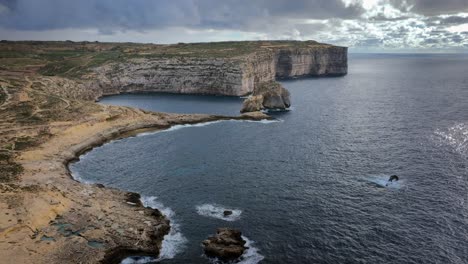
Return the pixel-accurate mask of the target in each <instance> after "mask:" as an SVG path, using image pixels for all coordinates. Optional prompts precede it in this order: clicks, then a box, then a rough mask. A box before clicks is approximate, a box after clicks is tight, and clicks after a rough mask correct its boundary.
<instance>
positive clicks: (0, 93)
mask: <svg viewBox="0 0 468 264" xmlns="http://www.w3.org/2000/svg"><path fill="white" fill-rule="evenodd" d="M6 99H7V95H6V93H5V91H3V89H0V105H1V104H3V103H4V102H5V101H6Z"/></svg>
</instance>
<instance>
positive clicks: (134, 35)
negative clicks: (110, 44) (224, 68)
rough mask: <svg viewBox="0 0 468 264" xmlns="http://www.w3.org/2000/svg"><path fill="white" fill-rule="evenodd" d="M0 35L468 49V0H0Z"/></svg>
mask: <svg viewBox="0 0 468 264" xmlns="http://www.w3.org/2000/svg"><path fill="white" fill-rule="evenodd" d="M0 39H8V40H75V41H80V40H90V41H94V40H98V41H131V42H152V43H177V42H205V41H223V40H261V39H297V40H306V39H314V40H317V41H321V42H327V43H332V44H338V45H344V46H348V47H350V51H352V52H353V51H354V52H468V0H0Z"/></svg>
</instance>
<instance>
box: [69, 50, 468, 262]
mask: <svg viewBox="0 0 468 264" xmlns="http://www.w3.org/2000/svg"><path fill="white" fill-rule="evenodd" d="M349 66H350V69H349V74H348V75H347V76H345V77H340V78H319V79H300V80H292V81H285V82H283V85H284V86H285V87H287V88H288V89H289V91H290V92H291V94H292V100H293V109H292V110H291V111H288V112H280V113H273V114H272V115H273V116H274V117H276V118H277V119H278V120H279V121H278V122H263V123H259V122H238V121H237V122H234V121H225V122H218V123H212V124H206V125H204V126H202V125H196V126H187V127H176V128H173V129H170V130H169V131H164V132H159V133H149V134H143V135H140V136H137V137H133V138H127V139H122V140H118V141H113V142H111V143H108V144H106V145H104V146H102V147H98V148H96V149H94V150H93V151H91V152H89V153H87V154H85V155H83V156H82V157H81V160H80V161H79V162H77V163H74V164H72V165H71V170H72V172H73V174H74V176H75V177H77V178H79V179H81V180H82V181H88V182H99V183H103V184H105V185H109V186H114V187H118V188H122V189H126V190H130V191H136V192H139V193H141V194H142V195H143V196H145V202H146V203H147V204H148V205H153V206H156V207H159V208H163V209H164V212H165V213H166V214H168V215H170V217H171V219H172V220H173V222H174V228H173V230H174V232H173V233H172V234H171V236H169V237H168V240H167V241H166V243H165V246H164V254H163V258H165V259H163V260H162V262H163V263H208V262H209V261H208V259H207V258H205V257H204V256H203V254H202V253H203V252H202V247H201V241H202V240H203V239H205V238H206V237H207V236H208V235H210V234H213V233H214V232H215V229H216V228H217V227H223V226H230V227H235V228H239V229H241V230H242V231H243V234H244V235H245V237H246V238H248V240H249V241H250V242H251V243H252V244H251V250H249V251H248V254H247V255H246V256H245V259H244V262H245V263H256V262H258V261H261V263H460V264H461V263H468V228H467V227H468V169H467V165H468V114H467V113H468V75H467V74H466V73H467V72H468V57H467V56H466V55H351V57H350V60H349ZM169 97H170V100H169V101H170V103H168V100H166V99H167V98H169ZM102 102H103V103H108V104H124V105H129V106H136V107H141V108H146V109H150V110H160V111H172V112H204V113H207V111H208V112H209V113H223V114H235V113H237V111H238V109H239V108H240V104H241V100H239V99H235V98H224V97H197V96H188V97H187V96H175V95H121V96H114V97H109V98H104V99H103V100H102ZM142 102H144V103H142ZM161 105H162V106H161ZM391 174H397V175H399V176H400V181H398V182H397V183H393V184H390V185H389V186H385V184H386V180H387V179H388V176H389V175H391ZM224 208H229V209H236V210H235V211H234V214H233V216H231V217H229V218H223V217H222V215H221V212H222V210H223V209H224Z"/></svg>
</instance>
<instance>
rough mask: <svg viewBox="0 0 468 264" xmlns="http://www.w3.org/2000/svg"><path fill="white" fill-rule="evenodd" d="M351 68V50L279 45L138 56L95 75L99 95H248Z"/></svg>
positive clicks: (344, 72)
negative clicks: (229, 52) (213, 53)
mask: <svg viewBox="0 0 468 264" xmlns="http://www.w3.org/2000/svg"><path fill="white" fill-rule="evenodd" d="M347 69H348V66H347V48H345V47H337V46H331V45H325V44H321V45H310V46H307V45H305V46H300V47H295V46H284V47H282V46H280V45H278V46H275V45H273V46H259V47H258V48H257V49H256V50H253V51H252V52H250V53H248V54H245V55H241V56H235V57H218V58H213V57H191V56H175V57H168V58H166V57H157V58H133V59H128V60H125V61H122V62H111V63H107V64H105V65H102V66H100V67H96V68H94V69H93V72H92V74H91V75H90V76H89V77H90V78H91V79H92V80H93V82H94V83H93V85H92V86H94V87H95V89H96V92H97V96H98V97H99V96H101V95H109V94H117V93H128V92H168V93H189V94H213V95H229V96H244V95H247V94H251V93H252V92H253V91H254V89H255V86H256V85H258V84H260V83H263V82H271V81H274V80H276V79H278V78H279V79H282V78H292V77H299V76H337V75H345V74H346V73H347Z"/></svg>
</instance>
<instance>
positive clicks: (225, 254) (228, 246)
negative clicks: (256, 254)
mask: <svg viewBox="0 0 468 264" xmlns="http://www.w3.org/2000/svg"><path fill="white" fill-rule="evenodd" d="M245 243H246V241H245V240H244V239H242V233H241V231H239V230H237V229H232V228H227V227H224V228H218V230H217V231H216V235H215V236H212V237H209V238H208V239H206V240H204V241H203V247H204V251H205V254H206V255H207V256H209V257H216V258H219V259H221V260H224V261H229V260H235V259H237V258H239V257H240V256H242V254H244V251H245V250H246V249H247V247H245V246H244V245H245Z"/></svg>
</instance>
